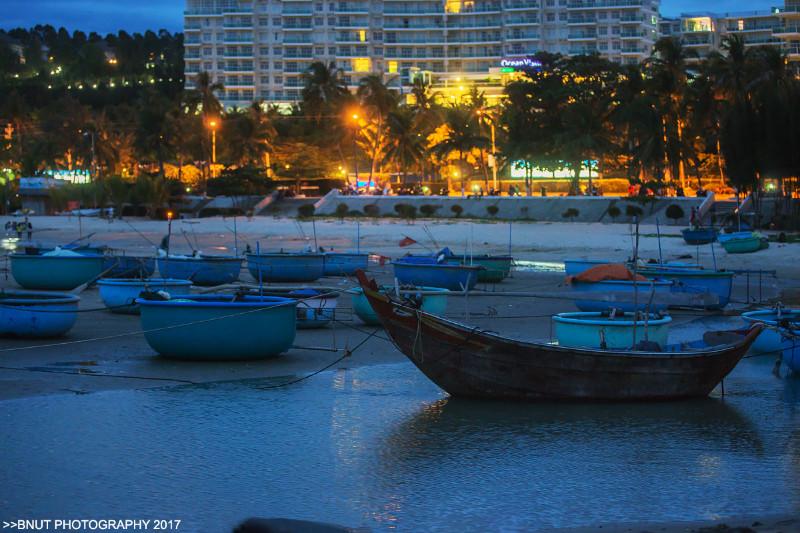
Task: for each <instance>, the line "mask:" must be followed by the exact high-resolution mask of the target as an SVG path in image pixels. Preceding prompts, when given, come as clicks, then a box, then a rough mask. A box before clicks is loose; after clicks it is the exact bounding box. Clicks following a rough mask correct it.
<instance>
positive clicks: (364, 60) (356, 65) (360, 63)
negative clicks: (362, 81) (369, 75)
mask: <svg viewBox="0 0 800 533" xmlns="http://www.w3.org/2000/svg"><path fill="white" fill-rule="evenodd" d="M352 64H353V72H369V71H370V60H369V58H368V57H354V58H353V62H352Z"/></svg>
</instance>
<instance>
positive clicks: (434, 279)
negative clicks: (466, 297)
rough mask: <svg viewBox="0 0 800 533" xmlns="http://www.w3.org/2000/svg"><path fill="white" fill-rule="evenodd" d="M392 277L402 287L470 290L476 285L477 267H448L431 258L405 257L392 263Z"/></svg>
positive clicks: (479, 269) (478, 268)
mask: <svg viewBox="0 0 800 533" xmlns="http://www.w3.org/2000/svg"><path fill="white" fill-rule="evenodd" d="M392 266H393V267H394V277H396V278H397V280H398V281H399V282H400V283H402V284H403V285H413V286H415V287H438V288H441V289H449V290H451V291H463V290H472V289H473V288H475V284H476V283H478V273H479V272H480V271H481V270H483V267H480V266H477V265H448V264H446V263H443V262H441V263H440V262H438V261H437V258H435V257H432V256H411V255H410V256H406V257H401V258H400V259H396V260H394V261H392Z"/></svg>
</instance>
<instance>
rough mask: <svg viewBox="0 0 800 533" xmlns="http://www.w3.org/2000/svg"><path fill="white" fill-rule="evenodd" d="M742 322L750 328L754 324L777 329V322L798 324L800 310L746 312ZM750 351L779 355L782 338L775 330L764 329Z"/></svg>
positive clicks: (799, 327) (799, 321)
mask: <svg viewBox="0 0 800 533" xmlns="http://www.w3.org/2000/svg"><path fill="white" fill-rule="evenodd" d="M742 320H744V323H745V324H747V326H748V327H750V326H752V325H753V324H754V323H756V322H760V323H762V324H767V325H768V326H773V327H777V326H778V322H780V321H784V320H786V321H788V322H790V323H792V322H793V323H795V324H800V309H781V310H780V312H778V310H777V309H761V310H759V311H748V312H746V313H742ZM796 328H797V329H800V325H798V326H796ZM750 350H751V351H753V352H754V353H767V352H773V353H775V354H778V353H780V351H781V350H782V338H781V334H780V332H779V331H778V330H775V329H764V330H763V331H762V332H761V335H759V336H758V337H757V338H756V340H755V342H754V343H753V345H752V346H751V347H750Z"/></svg>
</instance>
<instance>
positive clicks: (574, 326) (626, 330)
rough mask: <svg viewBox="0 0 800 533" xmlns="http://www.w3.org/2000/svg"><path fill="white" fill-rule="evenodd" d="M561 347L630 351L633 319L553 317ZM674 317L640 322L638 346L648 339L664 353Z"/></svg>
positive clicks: (653, 317) (586, 315) (598, 315)
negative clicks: (603, 346)
mask: <svg viewBox="0 0 800 533" xmlns="http://www.w3.org/2000/svg"><path fill="white" fill-rule="evenodd" d="M553 322H555V325H556V327H555V330H556V339H558V345H559V346H568V347H582V348H600V347H601V346H600V344H601V342H602V341H605V343H606V345H605V348H608V349H620V350H627V349H630V348H631V347H633V346H634V321H633V316H632V315H628V316H627V317H626V316H624V315H623V316H618V317H614V318H611V317H609V316H603V313H597V312H594V313H591V312H590V313H559V314H558V315H555V316H554V317H553ZM670 322H672V317H669V316H665V317H662V316H658V315H653V314H651V315H650V317H649V320H648V321H647V323H645V321H644V320H638V321H637V322H636V323H635V325H636V327H635V333H636V343H638V342H640V341H642V340H644V339H645V335H646V336H647V340H648V341H650V342H655V343H656V344H658V346H659V347H661V348H662V349H663V348H664V347H665V346H666V345H667V337H668V336H669V324H670Z"/></svg>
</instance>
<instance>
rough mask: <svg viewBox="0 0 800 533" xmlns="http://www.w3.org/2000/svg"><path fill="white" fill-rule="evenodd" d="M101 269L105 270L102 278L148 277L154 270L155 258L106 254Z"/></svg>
mask: <svg viewBox="0 0 800 533" xmlns="http://www.w3.org/2000/svg"><path fill="white" fill-rule="evenodd" d="M109 269H110V270H109ZM103 270H104V271H106V273H105V274H103V277H104V278H128V279H129V278H140V279H142V278H149V277H150V276H152V275H153V274H154V273H155V271H156V260H155V258H154V257H136V256H132V255H106V256H105V263H104V264H103Z"/></svg>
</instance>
